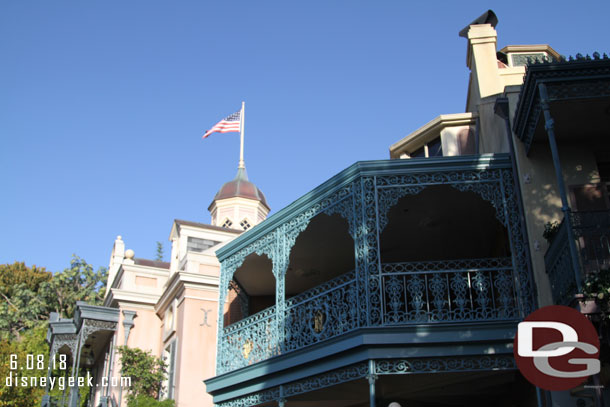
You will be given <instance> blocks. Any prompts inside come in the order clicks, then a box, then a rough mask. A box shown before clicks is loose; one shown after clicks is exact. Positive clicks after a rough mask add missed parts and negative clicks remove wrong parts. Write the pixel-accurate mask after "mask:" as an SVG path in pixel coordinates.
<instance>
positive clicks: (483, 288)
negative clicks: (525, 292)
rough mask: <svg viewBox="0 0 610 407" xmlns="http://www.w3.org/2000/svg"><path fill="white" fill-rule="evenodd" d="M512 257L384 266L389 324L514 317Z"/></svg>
mask: <svg viewBox="0 0 610 407" xmlns="http://www.w3.org/2000/svg"><path fill="white" fill-rule="evenodd" d="M512 268H513V267H512V262H511V258H510V257H503V258H486V259H462V260H448V261H427V262H404V263H387V264H385V263H384V264H382V265H381V270H382V274H381V276H382V281H383V294H384V300H385V301H384V308H383V315H384V323H385V324H388V325H405V324H412V323H422V322H425V323H432V322H449V321H473V320H500V319H507V320H510V319H515V318H517V317H518V315H519V309H518V306H517V301H516V294H515V291H516V290H515V284H514V278H513V274H512Z"/></svg>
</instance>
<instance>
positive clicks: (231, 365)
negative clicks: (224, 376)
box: [219, 306, 279, 371]
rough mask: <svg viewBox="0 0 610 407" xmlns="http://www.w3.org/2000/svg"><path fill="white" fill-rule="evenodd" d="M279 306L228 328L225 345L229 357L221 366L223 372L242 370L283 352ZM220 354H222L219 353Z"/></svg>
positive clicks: (223, 332) (224, 330) (221, 362)
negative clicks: (278, 329) (278, 326)
mask: <svg viewBox="0 0 610 407" xmlns="http://www.w3.org/2000/svg"><path fill="white" fill-rule="evenodd" d="M275 323H276V310H275V306H273V307H269V308H266V309H264V310H263V311H261V312H258V313H256V314H254V315H251V316H249V317H247V318H244V319H242V320H241V321H239V322H236V323H234V324H232V325H229V326H228V327H226V328H224V329H223V331H222V336H221V339H222V341H221V344H219V346H221V347H222V349H223V350H224V352H225V354H230V355H232V356H231V357H229V358H223V359H222V360H221V361H220V366H221V368H222V369H223V371H229V370H233V369H238V368H240V367H244V366H247V365H250V364H253V363H257V362H260V361H262V360H266V359H269V358H270V357H272V356H275V355H277V354H278V353H279V343H278V337H277V335H275V332H277V329H276V327H275V326H274V324H275ZM219 355H221V353H220V352H219Z"/></svg>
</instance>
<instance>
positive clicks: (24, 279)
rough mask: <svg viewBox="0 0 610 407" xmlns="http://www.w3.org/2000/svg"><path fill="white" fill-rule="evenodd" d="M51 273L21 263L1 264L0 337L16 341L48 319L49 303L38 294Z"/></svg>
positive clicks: (49, 278)
mask: <svg viewBox="0 0 610 407" xmlns="http://www.w3.org/2000/svg"><path fill="white" fill-rule="evenodd" d="M51 278H52V274H51V273H50V272H48V271H46V270H45V269H44V268H38V267H36V266H32V267H27V266H26V265H25V263H23V262H15V263H14V264H2V265H0V297H1V300H2V302H1V303H0V332H1V333H0V338H4V339H6V338H18V337H19V335H20V334H21V333H22V332H23V331H24V330H25V329H27V328H32V327H34V326H35V325H36V324H38V323H39V322H40V321H44V320H46V319H48V315H49V313H48V304H47V302H46V301H45V299H44V296H43V295H41V291H42V290H43V288H44V287H45V286H46V285H47V284H48V283H49V281H50V280H51Z"/></svg>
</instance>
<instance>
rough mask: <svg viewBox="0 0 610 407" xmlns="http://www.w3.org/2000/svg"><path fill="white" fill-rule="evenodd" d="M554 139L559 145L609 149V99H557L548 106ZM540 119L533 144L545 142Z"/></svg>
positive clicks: (540, 119)
mask: <svg viewBox="0 0 610 407" xmlns="http://www.w3.org/2000/svg"><path fill="white" fill-rule="evenodd" d="M550 109H551V116H552V118H553V121H554V122H555V126H554V129H555V137H556V138H557V141H558V142H559V143H561V142H564V143H565V142H567V143H569V142H578V143H587V144H589V145H590V146H591V148H595V149H605V150H608V149H610V98H599V99H576V100H560V101H555V102H551V103H550ZM547 140H548V135H547V133H546V130H545V128H544V116H543V115H540V118H539V119H538V122H537V123H536V130H535V132H534V139H533V142H534V143H536V142H542V143H547V142H548V141H547Z"/></svg>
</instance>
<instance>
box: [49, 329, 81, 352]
mask: <svg viewBox="0 0 610 407" xmlns="http://www.w3.org/2000/svg"><path fill="white" fill-rule="evenodd" d="M77 345H78V335H77V334H58V335H55V336H54V337H53V340H52V343H51V352H50V356H49V358H52V357H53V355H55V354H56V353H57V351H59V350H60V349H61V348H62V347H64V346H67V347H68V348H69V349H70V352H71V353H72V356H75V355H76V347H77Z"/></svg>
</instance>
